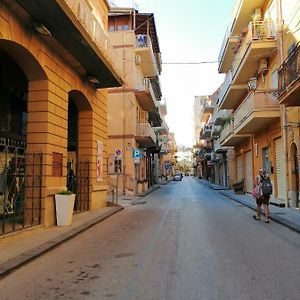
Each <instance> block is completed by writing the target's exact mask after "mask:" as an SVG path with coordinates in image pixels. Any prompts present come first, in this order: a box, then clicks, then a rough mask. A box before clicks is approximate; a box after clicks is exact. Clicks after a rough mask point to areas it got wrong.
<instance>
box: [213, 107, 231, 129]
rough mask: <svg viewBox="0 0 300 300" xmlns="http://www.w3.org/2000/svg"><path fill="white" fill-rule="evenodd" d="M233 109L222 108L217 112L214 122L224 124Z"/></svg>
mask: <svg viewBox="0 0 300 300" xmlns="http://www.w3.org/2000/svg"><path fill="white" fill-rule="evenodd" d="M230 114H231V110H226V109H221V110H219V111H218V112H217V113H216V116H215V121H214V124H215V125H216V126H223V125H224V124H225V123H226V121H227V120H228V118H229V117H230Z"/></svg>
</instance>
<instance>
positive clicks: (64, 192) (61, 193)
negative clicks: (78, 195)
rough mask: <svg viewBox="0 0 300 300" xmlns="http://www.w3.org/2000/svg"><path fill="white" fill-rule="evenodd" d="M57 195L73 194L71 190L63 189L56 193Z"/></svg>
mask: <svg viewBox="0 0 300 300" xmlns="http://www.w3.org/2000/svg"><path fill="white" fill-rule="evenodd" d="M56 194H57V195H72V194H74V193H73V192H72V191H69V190H63V191H59V192H57V193H56Z"/></svg>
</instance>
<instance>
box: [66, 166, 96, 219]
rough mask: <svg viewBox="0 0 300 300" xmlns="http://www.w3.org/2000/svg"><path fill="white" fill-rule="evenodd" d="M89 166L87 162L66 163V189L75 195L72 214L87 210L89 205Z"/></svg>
mask: <svg viewBox="0 0 300 300" xmlns="http://www.w3.org/2000/svg"><path fill="white" fill-rule="evenodd" d="M89 171H90V164H89V162H88V161H85V162H77V163H76V165H74V163H73V162H71V161H68V163H67V189H68V190H70V191H72V192H73V193H74V194H76V198H75V204H74V213H79V212H82V211H87V210H89V203H90V180H89Z"/></svg>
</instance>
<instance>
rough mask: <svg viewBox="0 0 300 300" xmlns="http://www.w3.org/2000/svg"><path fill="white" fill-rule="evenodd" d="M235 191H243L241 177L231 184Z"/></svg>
mask: <svg viewBox="0 0 300 300" xmlns="http://www.w3.org/2000/svg"><path fill="white" fill-rule="evenodd" d="M232 188H233V190H234V191H235V192H242V191H244V179H243V178H242V179H241V180H240V181H238V182H236V183H235V184H233V186H232Z"/></svg>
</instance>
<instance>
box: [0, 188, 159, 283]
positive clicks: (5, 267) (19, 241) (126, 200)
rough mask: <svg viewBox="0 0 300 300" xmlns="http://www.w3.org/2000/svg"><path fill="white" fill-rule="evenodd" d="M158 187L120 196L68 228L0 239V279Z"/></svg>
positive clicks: (80, 216) (38, 228)
mask: <svg viewBox="0 0 300 300" xmlns="http://www.w3.org/2000/svg"><path fill="white" fill-rule="evenodd" d="M158 188H160V186H159V185H155V186H153V187H152V188H150V189H149V190H147V191H146V192H144V193H142V194H140V195H138V196H136V197H131V196H119V197H118V203H117V204H114V203H111V202H108V206H107V207H105V208H102V209H99V210H96V211H87V212H83V213H80V214H75V215H74V216H73V221H72V225H71V226H53V227H50V228H47V229H45V228H44V227H43V226H42V225H41V226H36V227H33V228H29V229H25V230H22V231H19V232H13V233H11V234H8V235H6V236H2V237H0V249H1V252H0V279H1V278H2V277H4V276H6V275H8V274H9V273H10V272H12V271H14V270H16V269H17V268H19V267H21V266H23V265H25V264H26V263H28V262H30V261H32V260H34V259H35V258H37V257H39V256H41V255H43V254H44V253H46V252H48V251H50V250H52V249H54V248H55V247H57V246H59V245H60V244H62V243H64V242H66V241H68V240H69V239H71V238H73V237H75V236H76V235H78V234H79V233H81V232H83V231H85V230H87V229H88V228H90V227H92V226H94V225H96V224H97V223H100V222H102V221H103V220H105V219H107V218H108V217H110V216H112V215H114V214H115V213H117V212H119V211H121V210H122V209H124V207H128V206H130V205H138V204H144V203H146V202H145V200H143V199H142V197H144V196H146V195H148V194H150V193H152V192H154V191H155V190H157V189H158ZM108 200H112V199H108Z"/></svg>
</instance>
